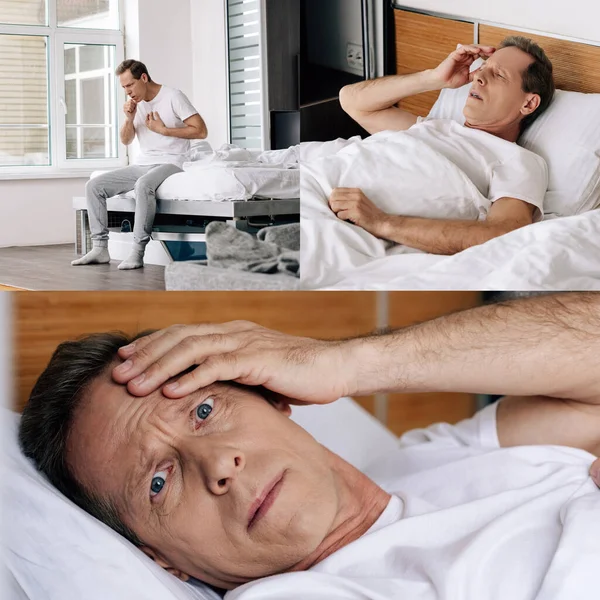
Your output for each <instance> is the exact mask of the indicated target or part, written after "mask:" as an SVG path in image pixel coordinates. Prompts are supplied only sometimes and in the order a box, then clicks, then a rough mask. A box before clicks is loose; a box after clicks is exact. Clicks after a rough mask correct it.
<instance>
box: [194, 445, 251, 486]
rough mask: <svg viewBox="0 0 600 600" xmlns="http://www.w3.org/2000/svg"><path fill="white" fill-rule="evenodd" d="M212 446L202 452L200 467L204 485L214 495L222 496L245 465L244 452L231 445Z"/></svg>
mask: <svg viewBox="0 0 600 600" xmlns="http://www.w3.org/2000/svg"><path fill="white" fill-rule="evenodd" d="M211 445H212V447H211V448H210V450H208V452H206V453H203V454H204V455H203V457H202V468H203V471H204V479H205V481H206V487H207V488H208V490H209V491H210V492H211V493H212V494H214V495H215V496H223V495H224V494H227V492H229V490H230V489H231V486H232V485H233V483H234V482H235V480H236V479H237V478H238V476H239V475H240V473H241V472H242V471H243V470H244V468H245V466H246V458H245V456H244V453H243V452H242V451H241V450H239V449H238V448H235V447H233V446H226V445H223V446H217V445H216V444H214V443H213V444H211Z"/></svg>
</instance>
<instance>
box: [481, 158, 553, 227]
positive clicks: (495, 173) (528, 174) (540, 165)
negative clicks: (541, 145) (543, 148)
mask: <svg viewBox="0 0 600 600" xmlns="http://www.w3.org/2000/svg"><path fill="white" fill-rule="evenodd" d="M547 188H548V167H547V166H546V161H544V159H543V158H541V157H540V156H538V155H537V154H534V153H533V152H529V151H527V150H523V151H520V152H517V153H515V154H514V155H513V156H512V157H510V158H508V159H507V160H506V161H501V162H499V163H497V164H496V165H495V166H494V167H492V174H491V180H490V187H489V192H488V198H489V200H490V202H492V203H493V202H495V201H496V200H499V199H500V198H516V199H517V200H523V201H524V202H527V203H528V204H532V205H533V206H535V207H536V208H537V209H538V210H536V211H535V215H534V221H539V220H541V219H542V216H543V214H544V196H545V195H546V190H547Z"/></svg>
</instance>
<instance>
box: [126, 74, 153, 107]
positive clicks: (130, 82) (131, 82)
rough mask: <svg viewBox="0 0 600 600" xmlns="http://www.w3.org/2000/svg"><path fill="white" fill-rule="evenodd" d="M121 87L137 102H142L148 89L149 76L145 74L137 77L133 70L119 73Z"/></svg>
mask: <svg viewBox="0 0 600 600" xmlns="http://www.w3.org/2000/svg"><path fill="white" fill-rule="evenodd" d="M119 81H120V83H121V87H122V88H123V89H124V90H125V93H126V94H127V95H128V96H129V97H130V98H131V99H132V100H135V101H136V102H141V101H142V100H143V99H144V98H145V97H146V89H147V86H148V76H147V75H146V74H143V75H142V76H141V77H140V78H139V79H136V78H135V77H134V76H133V75H132V74H131V71H125V73H123V74H121V75H119Z"/></svg>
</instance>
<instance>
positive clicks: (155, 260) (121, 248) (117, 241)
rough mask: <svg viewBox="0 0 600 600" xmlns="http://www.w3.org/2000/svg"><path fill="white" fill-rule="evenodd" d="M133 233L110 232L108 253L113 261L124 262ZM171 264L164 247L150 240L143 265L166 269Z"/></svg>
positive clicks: (129, 248) (171, 260)
mask: <svg viewBox="0 0 600 600" xmlns="http://www.w3.org/2000/svg"><path fill="white" fill-rule="evenodd" d="M132 245H133V233H121V232H119V231H111V232H110V234H109V239H108V252H109V254H110V257H111V258H112V259H113V260H125V259H126V258H127V257H128V256H129V253H130V252H131V246H132ZM172 262H173V259H172V258H171V256H170V255H169V253H168V252H167V251H166V250H165V247H164V246H163V245H162V244H161V243H160V242H158V241H156V240H150V242H149V243H148V245H147V246H146V254H144V263H146V264H147V265H161V266H163V267H166V266H167V265H170V264H171V263H172Z"/></svg>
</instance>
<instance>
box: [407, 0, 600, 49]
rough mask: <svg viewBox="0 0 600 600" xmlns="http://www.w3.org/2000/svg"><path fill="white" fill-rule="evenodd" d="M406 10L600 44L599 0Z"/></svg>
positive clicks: (412, 1) (468, 2)
mask: <svg viewBox="0 0 600 600" xmlns="http://www.w3.org/2000/svg"><path fill="white" fill-rule="evenodd" d="M402 4H403V5H404V6H407V7H412V8H420V9H423V10H431V11H436V12H440V13H446V14H452V15H456V16H464V17H469V18H476V19H480V20H484V21H493V22H494V23H501V24H505V25H511V26H513V27H523V28H525V29H536V30H538V31H541V32H547V33H554V34H558V35H566V36H571V37H577V38H582V39H586V40H592V41H600V2H599V1H598V0H486V1H484V2H482V1H481V0H451V1H449V0H402Z"/></svg>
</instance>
